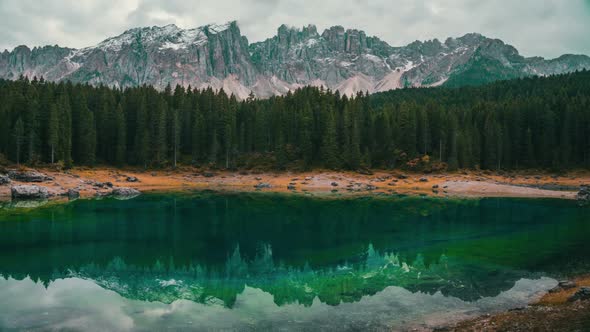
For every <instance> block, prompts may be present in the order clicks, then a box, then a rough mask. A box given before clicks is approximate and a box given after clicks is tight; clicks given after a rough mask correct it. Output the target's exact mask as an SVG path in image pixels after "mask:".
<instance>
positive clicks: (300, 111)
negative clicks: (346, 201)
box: [0, 71, 590, 170]
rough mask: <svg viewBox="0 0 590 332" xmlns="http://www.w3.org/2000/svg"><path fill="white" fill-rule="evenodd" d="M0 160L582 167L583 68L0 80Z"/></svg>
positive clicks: (586, 144)
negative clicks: (490, 76) (276, 89)
mask: <svg viewBox="0 0 590 332" xmlns="http://www.w3.org/2000/svg"><path fill="white" fill-rule="evenodd" d="M0 154H2V155H3V158H5V159H8V160H10V161H11V162H15V163H26V164H29V165H36V164H40V163H60V164H63V165H64V166H65V167H71V166H73V165H88V166H92V165H97V164H98V165H116V166H123V165H132V166H140V167H146V168H147V167H167V166H176V165H177V164H178V163H182V164H184V165H195V166H207V167H217V168H226V169H235V168H274V169H299V170H304V169H311V168H329V169H349V170H358V169H364V168H384V169H389V168H413V169H420V170H441V169H449V170H455V169H458V168H482V169H494V170H498V169H501V170H510V169H524V168H536V169H541V168H543V169H570V168H588V167H590V72H589V71H583V72H577V73H572V74H566V75H560V76H552V77H545V78H539V77H534V78H525V79H517V80H511V81H502V82H496V83H492V84H489V85H485V86H480V87H465V88H457V89H454V88H408V89H402V90H395V91H389V92H384V93H379V94H375V95H368V94H358V95H356V96H355V97H352V98H349V97H346V96H341V95H340V94H339V93H338V92H332V91H329V90H324V89H321V88H314V87H305V88H301V89H299V90H297V91H295V92H293V93H291V92H290V93H288V94H286V95H284V96H277V97H273V98H270V99H265V100H257V99H255V98H254V97H253V96H252V97H250V98H248V99H247V100H243V101H239V100H237V99H236V98H235V97H234V96H228V95H227V94H226V93H225V92H224V91H223V90H220V91H214V90H213V89H211V88H208V89H205V90H198V89H192V88H190V87H187V88H184V87H181V86H177V87H175V88H173V87H170V86H169V87H167V88H166V89H165V90H164V91H157V90H156V89H154V88H153V87H150V86H141V87H136V88H127V89H124V90H122V89H115V88H109V87H105V86H99V87H93V86H90V85H79V84H72V83H69V82H62V83H51V82H47V81H44V80H43V79H36V78H34V79H32V80H29V79H27V78H21V79H19V80H16V81H5V80H0Z"/></svg>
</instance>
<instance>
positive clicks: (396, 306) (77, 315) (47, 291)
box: [0, 278, 557, 331]
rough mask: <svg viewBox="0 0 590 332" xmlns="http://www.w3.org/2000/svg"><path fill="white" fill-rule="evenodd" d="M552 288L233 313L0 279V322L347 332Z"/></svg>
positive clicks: (85, 285)
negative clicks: (469, 297) (467, 298)
mask: <svg viewBox="0 0 590 332" xmlns="http://www.w3.org/2000/svg"><path fill="white" fill-rule="evenodd" d="M556 284H557V282H556V281H555V280H553V279H549V278H541V279H537V280H531V279H521V280H519V281H517V282H516V283H515V284H514V286H513V287H512V288H511V289H509V290H507V291H504V292H502V293H500V294H499V295H498V296H495V297H486V298H482V299H479V300H477V301H474V302H466V301H463V300H461V299H458V298H456V297H445V296H443V295H442V294H441V293H440V292H437V293H435V294H425V293H421V292H417V293H412V292H410V291H408V290H406V289H403V288H401V287H396V286H390V287H387V288H386V289H384V290H383V291H381V292H378V293H377V294H375V295H373V296H364V297H362V298H361V299H360V300H359V301H358V302H355V303H342V304H340V305H338V306H330V305H327V304H324V303H322V302H321V301H319V299H317V298H315V299H314V300H313V303H312V305H311V307H306V306H304V305H302V304H298V303H292V304H286V305H283V306H278V305H277V304H275V301H274V298H273V296H272V295H271V294H269V293H266V292H264V291H262V290H260V289H256V288H252V287H248V286H246V288H245V289H244V291H243V292H242V293H241V294H239V295H238V296H237V298H236V301H235V304H234V306H233V308H231V309H230V308H227V307H225V306H223V305H222V304H221V303H210V304H201V303H196V302H192V301H187V300H177V301H174V302H172V303H170V304H164V303H161V302H145V301H138V300H130V299H126V298H124V297H122V296H120V295H119V294H117V293H116V292H113V291H109V290H106V289H104V288H102V287H100V286H98V285H96V284H95V283H94V282H92V281H90V280H83V279H79V278H67V279H58V280H55V281H53V282H52V283H50V284H49V286H48V287H47V288H45V287H44V286H43V285H42V284H40V283H35V282H33V281H32V280H31V279H29V278H26V279H24V280H21V281H17V280H14V279H12V278H9V279H7V280H6V279H0V298H1V299H10V301H5V300H4V301H0V322H1V324H2V325H3V326H2V327H3V328H8V329H18V330H20V329H35V328H39V327H42V328H43V329H49V330H50V329H74V330H84V331H93V330H94V331H105V330H109V331H134V330H159V329H164V328H166V329H172V330H174V329H195V330H207V329H210V330H219V329H240V330H261V329H262V330H272V329H278V328H281V329H284V330H307V329H314V330H317V329H322V330H349V329H367V328H369V329H373V330H386V329H391V328H403V327H411V326H416V325H420V324H425V325H426V326H427V327H432V326H437V325H439V324H442V323H448V322H451V321H454V320H457V319H461V318H466V317H472V316H475V315H479V314H483V313H487V312H494V311H498V310H505V309H509V308H514V307H520V306H523V305H526V304H527V303H529V302H531V301H533V300H535V299H536V298H537V297H538V296H540V294H542V293H544V292H546V291H547V290H549V289H551V288H552V287H554V286H555V285H556Z"/></svg>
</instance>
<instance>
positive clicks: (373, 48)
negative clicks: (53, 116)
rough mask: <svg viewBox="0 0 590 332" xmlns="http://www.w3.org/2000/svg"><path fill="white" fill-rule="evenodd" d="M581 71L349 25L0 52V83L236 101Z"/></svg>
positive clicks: (132, 35)
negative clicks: (397, 42)
mask: <svg viewBox="0 0 590 332" xmlns="http://www.w3.org/2000/svg"><path fill="white" fill-rule="evenodd" d="M584 68H587V69H590V58H589V57H587V56H585V55H563V56H561V57H559V58H556V59H551V60H545V59H543V58H539V57H534V58H525V57H523V56H521V55H520V54H519V53H518V51H517V50H516V49H515V48H514V47H512V46H510V45H506V44H504V43H503V42H502V41H501V40H498V39H490V38H486V37H484V36H482V35H479V34H474V33H471V34H466V35H465V36H462V37H459V38H448V39H447V40H446V41H445V42H444V43H442V42H440V41H439V40H437V39H434V40H431V41H425V42H420V41H416V42H413V43H411V44H409V45H407V46H403V47H392V46H390V45H388V44H387V43H386V42H384V41H382V40H380V39H379V38H377V37H371V36H367V35H366V34H365V32H363V31H360V30H356V29H348V30H346V29H344V28H343V27H341V26H334V27H331V28H329V29H326V30H325V31H324V32H323V33H321V34H320V33H319V32H318V31H317V28H316V27H315V26H313V25H309V26H307V27H303V28H302V29H296V28H292V27H288V26H286V25H282V26H281V27H279V29H278V31H277V34H276V36H274V37H272V38H269V39H267V40H265V41H262V42H258V43H253V44H249V43H248V39H247V38H246V37H245V36H243V35H242V34H241V32H240V29H239V27H238V25H237V23H236V22H235V21H234V22H229V23H226V24H223V25H215V24H210V25H205V26H202V27H198V28H194V29H180V28H178V27H177V26H175V25H166V26H163V27H157V26H154V27H147V28H136V29H131V30H127V31H125V32H124V33H123V34H121V35H119V36H116V37H112V38H109V39H106V40H104V41H103V42H101V43H99V44H98V45H95V46H92V47H87V48H83V49H71V48H62V47H58V46H46V47H42V48H34V49H32V50H31V49H29V48H28V47H26V46H19V47H17V48H15V49H14V50H13V51H12V52H8V51H4V52H3V53H1V54H0V78H7V79H16V78H18V77H19V76H21V75H25V76H28V77H33V76H37V77H41V76H43V77H44V78H45V79H47V80H51V81H61V80H71V81H73V82H80V83H90V84H95V85H98V84H105V85H109V86H115V87H128V86H137V85H142V84H149V85H154V86H156V87H157V88H163V87H165V86H166V85H167V84H171V85H173V86H174V85H176V84H180V85H183V86H188V85H190V86H192V87H196V88H205V87H213V88H214V89H220V88H223V89H224V90H226V91H228V92H230V93H234V94H235V95H236V96H238V97H239V98H246V97H247V96H248V95H249V94H250V93H251V92H253V93H254V94H255V95H256V96H258V97H270V96H272V95H277V94H284V93H286V92H288V91H290V90H294V89H296V88H299V87H301V86H305V85H314V86H324V87H326V88H330V89H334V90H339V91H340V92H341V93H344V94H347V95H353V94H356V93H357V92H359V91H368V92H370V93H373V92H379V91H386V90H391V89H397V88H402V87H408V86H414V87H418V86H439V85H447V86H464V85H478V84H484V83H487V82H491V81H496V80H502V79H510V78H517V77H526V76H533V75H539V76H546V75H553V74H561V73H566V72H571V71H576V70H582V69H584Z"/></svg>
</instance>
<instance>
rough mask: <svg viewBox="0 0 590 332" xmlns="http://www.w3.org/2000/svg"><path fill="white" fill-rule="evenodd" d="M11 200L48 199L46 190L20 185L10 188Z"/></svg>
mask: <svg viewBox="0 0 590 332" xmlns="http://www.w3.org/2000/svg"><path fill="white" fill-rule="evenodd" d="M10 192H11V194H12V199H45V198H48V197H49V192H48V191H47V188H45V187H40V186H35V185H20V186H13V187H11V188H10Z"/></svg>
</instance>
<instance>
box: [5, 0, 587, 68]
mask: <svg viewBox="0 0 590 332" xmlns="http://www.w3.org/2000/svg"><path fill="white" fill-rule="evenodd" d="M229 20H237V21H238V23H239V25H240V28H241V30H242V33H243V34H245V35H246V36H247V37H248V39H249V40H250V42H254V41H260V40H263V39H265V38H269V37H271V36H272V35H274V34H275V32H276V29H277V27H278V26H279V25H281V24H283V23H285V24H288V25H292V26H298V27H300V26H303V25H307V24H309V23H313V24H316V25H317V26H318V29H319V30H320V32H321V31H322V30H323V29H325V28H327V27H329V26H332V25H342V26H344V27H346V28H358V29H363V30H365V31H366V32H367V33H368V34H369V35H376V36H378V37H380V38H381V39H383V40H385V41H387V42H388V43H390V44H391V45H394V46H399V45H405V44H407V43H409V42H412V41H414V40H426V39H433V38H439V39H441V40H444V39H445V38H446V37H448V36H455V37H456V36H461V35H463V34H465V33H467V32H480V33H482V34H484V35H486V36H488V37H495V38H500V39H502V40H504V41H505V42H507V43H509V44H512V45H514V46H516V47H517V48H518V49H519V50H520V51H521V53H522V54H523V55H526V56H532V55H541V56H545V57H555V56H558V55H561V54H563V53H584V54H590V0H493V1H492V0H488V1H484V0H370V1H369V0H239V1H238V0H235V1H233V0H70V1H68V0H43V1H39V0H0V22H2V23H1V25H0V27H1V28H0V49H2V50H3V49H9V50H10V49H12V48H14V47H15V46H18V45H22V44H26V45H29V46H39V45H47V44H51V45H53V44H58V45H60V46H69V47H84V46H90V45H94V44H96V43H98V42H100V41H101V40H103V39H105V38H107V37H110V36H114V35H118V34H120V33H122V32H123V31H124V30H126V29H128V28H132V27H138V26H151V25H165V24H169V23H174V24H176V25H178V26H180V27H183V28H191V27H197V26H201V25H205V24H208V23H223V22H226V21H229Z"/></svg>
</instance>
